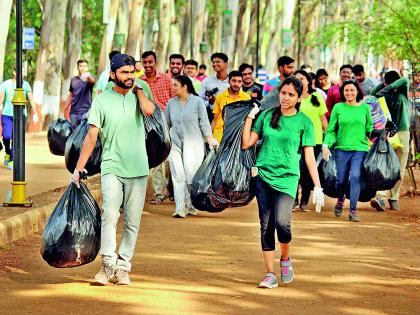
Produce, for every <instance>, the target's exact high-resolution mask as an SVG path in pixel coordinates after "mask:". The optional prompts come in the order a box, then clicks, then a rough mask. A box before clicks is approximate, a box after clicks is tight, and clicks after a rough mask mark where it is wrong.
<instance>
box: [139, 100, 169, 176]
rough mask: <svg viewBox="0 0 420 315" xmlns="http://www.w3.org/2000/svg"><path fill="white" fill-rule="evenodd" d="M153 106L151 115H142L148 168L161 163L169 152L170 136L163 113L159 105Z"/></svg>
mask: <svg viewBox="0 0 420 315" xmlns="http://www.w3.org/2000/svg"><path fill="white" fill-rule="evenodd" d="M155 107H156V108H155V111H154V112H153V115H151V116H148V117H147V116H144V127H145V130H146V150H147V158H148V160H149V168H153V167H156V166H158V165H160V164H162V163H163V162H164V161H165V160H166V159H167V157H168V156H169V153H170V152H171V138H170V136H169V129H168V125H167V123H166V119H165V115H164V114H163V112H162V110H161V109H160V107H159V106H157V105H155Z"/></svg>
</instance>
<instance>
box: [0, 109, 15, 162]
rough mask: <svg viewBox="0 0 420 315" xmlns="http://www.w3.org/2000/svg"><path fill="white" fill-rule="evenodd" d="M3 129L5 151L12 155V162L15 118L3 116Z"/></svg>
mask: <svg viewBox="0 0 420 315" xmlns="http://www.w3.org/2000/svg"><path fill="white" fill-rule="evenodd" d="M1 127H2V136H3V143H4V151H5V152H6V154H9V155H10V161H13V148H12V139H13V117H12V116H6V115H2V116H1Z"/></svg>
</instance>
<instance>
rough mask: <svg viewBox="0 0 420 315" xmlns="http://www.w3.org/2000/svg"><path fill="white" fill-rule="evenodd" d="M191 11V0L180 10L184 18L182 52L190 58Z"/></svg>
mask: <svg viewBox="0 0 420 315" xmlns="http://www.w3.org/2000/svg"><path fill="white" fill-rule="evenodd" d="M180 9H181V8H180ZM190 10H191V0H189V1H187V3H186V5H185V6H184V7H183V8H182V9H181V10H180V12H181V14H180V16H182V17H183V21H182V25H181V47H180V51H181V54H182V55H183V56H189V54H190V40H191V39H190V32H191V27H190Z"/></svg>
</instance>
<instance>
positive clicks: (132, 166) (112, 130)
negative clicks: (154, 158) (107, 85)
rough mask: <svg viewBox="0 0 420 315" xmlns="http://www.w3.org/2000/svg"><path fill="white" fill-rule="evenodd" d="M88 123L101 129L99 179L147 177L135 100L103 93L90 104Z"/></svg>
mask: <svg viewBox="0 0 420 315" xmlns="http://www.w3.org/2000/svg"><path fill="white" fill-rule="evenodd" d="M88 123H89V124H90V125H94V126H96V127H98V128H99V129H100V132H101V140H102V146H103V150H102V162H101V175H105V174H114V175H116V176H120V177H139V176H147V175H148V174H149V165H148V160H147V152H146V140H145V130H144V124H143V115H142V114H141V112H140V106H139V105H138V101H137V97H136V96H135V95H134V94H133V93H132V92H131V91H129V92H128V93H127V94H126V95H123V94H120V93H117V92H115V91H114V90H113V89H111V90H105V91H104V92H103V93H101V94H99V95H97V96H96V97H95V98H94V100H93V103H92V108H91V110H90V114H89V118H88Z"/></svg>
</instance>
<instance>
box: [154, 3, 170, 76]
mask: <svg viewBox="0 0 420 315" xmlns="http://www.w3.org/2000/svg"><path fill="white" fill-rule="evenodd" d="M159 4H160V6H159V33H158V40H157V45H156V55H157V58H158V62H159V67H160V68H161V70H163V67H164V65H165V63H166V59H167V56H166V54H167V52H168V44H169V32H170V24H171V1H170V0H160V3H159Z"/></svg>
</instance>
